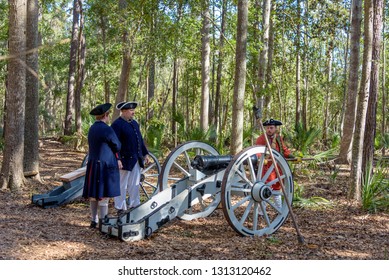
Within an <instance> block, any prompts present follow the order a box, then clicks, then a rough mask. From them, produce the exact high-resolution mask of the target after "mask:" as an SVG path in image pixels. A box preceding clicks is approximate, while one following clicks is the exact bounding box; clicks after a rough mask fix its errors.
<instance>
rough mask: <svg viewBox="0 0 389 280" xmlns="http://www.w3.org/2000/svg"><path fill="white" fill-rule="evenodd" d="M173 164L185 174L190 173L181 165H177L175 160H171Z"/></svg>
mask: <svg viewBox="0 0 389 280" xmlns="http://www.w3.org/2000/svg"><path fill="white" fill-rule="evenodd" d="M173 164H174V166H176V167H177V168H178V169H180V170H181V171H182V172H183V173H184V174H185V175H186V176H188V177H189V176H190V173H189V172H188V171H187V170H185V169H184V168H183V167H182V166H181V165H179V164H178V163H177V162H173Z"/></svg>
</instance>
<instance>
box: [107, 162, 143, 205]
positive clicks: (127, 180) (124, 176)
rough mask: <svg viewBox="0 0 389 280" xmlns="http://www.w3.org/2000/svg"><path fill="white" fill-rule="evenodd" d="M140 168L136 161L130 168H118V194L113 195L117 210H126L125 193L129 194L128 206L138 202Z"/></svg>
mask: <svg viewBox="0 0 389 280" xmlns="http://www.w3.org/2000/svg"><path fill="white" fill-rule="evenodd" d="M140 175H141V168H140V166H139V162H137V163H136V164H135V166H134V168H133V169H132V171H128V170H120V196H116V197H114V202H115V208H116V209H118V210H127V203H126V195H127V193H128V195H129V205H128V206H129V207H130V208H133V207H136V206H138V205H139V204H140V195H139V182H140Z"/></svg>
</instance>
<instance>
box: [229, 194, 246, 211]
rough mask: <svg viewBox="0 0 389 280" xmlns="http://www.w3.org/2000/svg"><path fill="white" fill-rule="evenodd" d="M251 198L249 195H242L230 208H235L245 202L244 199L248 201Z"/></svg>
mask: <svg viewBox="0 0 389 280" xmlns="http://www.w3.org/2000/svg"><path fill="white" fill-rule="evenodd" d="M250 198H251V196H250V195H248V196H246V197H244V198H243V199H241V200H240V201H238V202H237V203H236V204H234V205H233V206H232V207H231V209H232V210H235V209H236V208H238V207H239V206H241V205H242V204H243V203H245V202H246V201H248V200H249V199H250Z"/></svg>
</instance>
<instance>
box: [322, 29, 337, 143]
mask: <svg viewBox="0 0 389 280" xmlns="http://www.w3.org/2000/svg"><path fill="white" fill-rule="evenodd" d="M334 33H335V30H333V32H331V34H330V35H329V36H328V37H329V39H328V48H327V63H326V75H327V79H326V93H325V101H324V119H323V140H324V141H326V140H327V134H328V125H329V118H330V103H331V93H332V58H333V54H332V52H333V50H334Z"/></svg>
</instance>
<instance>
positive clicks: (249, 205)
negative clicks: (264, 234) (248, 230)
mask: <svg viewBox="0 0 389 280" xmlns="http://www.w3.org/2000/svg"><path fill="white" fill-rule="evenodd" d="M253 203H254V201H253V200H250V202H249V204H248V205H247V207H246V210H245V211H244V213H243V215H242V219H241V220H240V221H239V223H240V225H241V226H243V224H244V222H245V221H246V219H247V217H248V215H249V212H250V208H251V206H252V205H253Z"/></svg>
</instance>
